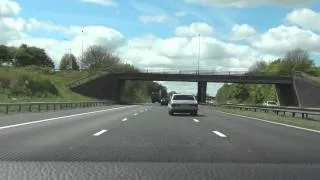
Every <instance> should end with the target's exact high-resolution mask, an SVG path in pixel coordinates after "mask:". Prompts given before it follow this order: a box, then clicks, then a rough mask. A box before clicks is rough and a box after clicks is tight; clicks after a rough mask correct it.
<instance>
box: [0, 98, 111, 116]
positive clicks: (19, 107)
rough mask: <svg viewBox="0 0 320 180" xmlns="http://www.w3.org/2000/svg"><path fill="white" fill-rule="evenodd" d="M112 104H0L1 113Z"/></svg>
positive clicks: (105, 102) (93, 102)
mask: <svg viewBox="0 0 320 180" xmlns="http://www.w3.org/2000/svg"><path fill="white" fill-rule="evenodd" d="M111 104H112V102H111V101H83V102H23V103H0V113H5V114H9V113H16V112H18V113H21V112H42V111H57V110H66V109H75V108H88V107H97V106H106V105H111Z"/></svg>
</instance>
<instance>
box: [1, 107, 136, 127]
mask: <svg viewBox="0 0 320 180" xmlns="http://www.w3.org/2000/svg"><path fill="white" fill-rule="evenodd" d="M129 107H135V106H124V107H118V108H111V109H105V110H100V111H92V112H86V113H80V114H73V115H68V116H60V117H55V118H49V119H42V120H38V121H31V122H26V123H20V124H13V125H8V126H2V127H0V130H2V129H8V128H13V127H19V126H25V125H30V124H37V123H42V122H48V121H53V120H57V119H65V118H71V117H78V116H83V115H88V114H95V113H101V112H107V111H113V110H119V109H126V108H129Z"/></svg>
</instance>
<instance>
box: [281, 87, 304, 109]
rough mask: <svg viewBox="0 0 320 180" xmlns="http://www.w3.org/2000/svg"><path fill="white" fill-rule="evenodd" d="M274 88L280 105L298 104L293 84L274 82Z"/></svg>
mask: <svg viewBox="0 0 320 180" xmlns="http://www.w3.org/2000/svg"><path fill="white" fill-rule="evenodd" d="M276 90H277V95H278V99H279V102H280V105H281V106H299V101H298V97H297V94H296V91H295V89H294V85H293V84H276Z"/></svg>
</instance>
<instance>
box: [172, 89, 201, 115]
mask: <svg viewBox="0 0 320 180" xmlns="http://www.w3.org/2000/svg"><path fill="white" fill-rule="evenodd" d="M168 109H169V114H170V115H174V113H190V114H191V115H197V114H198V101H197V99H196V97H195V96H193V95H187V94H174V95H172V97H171V99H170V101H169V104H168Z"/></svg>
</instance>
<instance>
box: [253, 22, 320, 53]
mask: <svg viewBox="0 0 320 180" xmlns="http://www.w3.org/2000/svg"><path fill="white" fill-rule="evenodd" d="M252 44H253V46H254V47H257V48H259V49H260V50H262V51H264V52H268V53H272V54H277V55H283V54H284V53H285V52H286V51H289V50H292V49H294V48H303V49H305V50H307V51H309V52H311V53H319V52H320V36H319V35H318V34H316V33H314V32H312V31H310V30H303V29H300V28H299V27H297V26H284V25H280V26H278V27H275V28H271V29H269V30H268V31H267V32H265V33H264V34H262V35H261V37H260V38H258V39H256V40H254V41H253V42H252Z"/></svg>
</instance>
